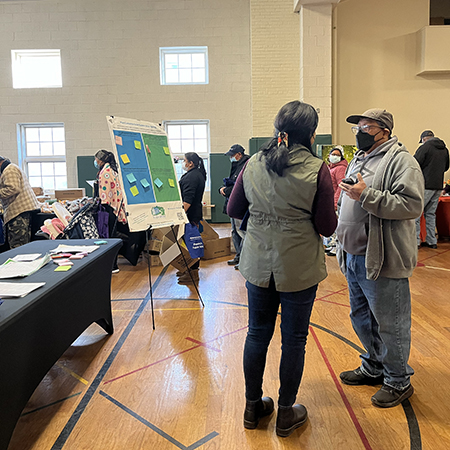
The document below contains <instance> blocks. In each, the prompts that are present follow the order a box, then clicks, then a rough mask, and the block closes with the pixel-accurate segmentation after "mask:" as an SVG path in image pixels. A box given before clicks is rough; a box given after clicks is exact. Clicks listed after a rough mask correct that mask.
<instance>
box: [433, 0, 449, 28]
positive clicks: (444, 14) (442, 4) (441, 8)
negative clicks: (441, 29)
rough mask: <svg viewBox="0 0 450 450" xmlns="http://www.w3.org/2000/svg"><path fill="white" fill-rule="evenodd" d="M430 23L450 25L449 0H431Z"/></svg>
mask: <svg viewBox="0 0 450 450" xmlns="http://www.w3.org/2000/svg"><path fill="white" fill-rule="evenodd" d="M430 25H450V3H449V1H448V0H430Z"/></svg>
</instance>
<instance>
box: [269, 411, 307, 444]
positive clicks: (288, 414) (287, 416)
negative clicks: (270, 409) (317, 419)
mask: <svg viewBox="0 0 450 450" xmlns="http://www.w3.org/2000/svg"><path fill="white" fill-rule="evenodd" d="M307 419H308V411H306V408H305V407H304V406H303V405H294V406H292V407H290V408H284V407H283V406H279V407H278V415H277V428H276V432H277V435H278V436H281V437H288V436H289V435H291V434H292V433H293V432H294V430H296V429H297V428H299V427H301V426H302V425H303V424H304V423H305V422H306V420H307Z"/></svg>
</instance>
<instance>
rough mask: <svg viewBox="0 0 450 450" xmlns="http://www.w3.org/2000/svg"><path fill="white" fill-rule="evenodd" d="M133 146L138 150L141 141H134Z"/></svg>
mask: <svg viewBox="0 0 450 450" xmlns="http://www.w3.org/2000/svg"><path fill="white" fill-rule="evenodd" d="M134 146H135V147H136V148H137V149H138V150H140V149H141V148H142V147H141V141H134Z"/></svg>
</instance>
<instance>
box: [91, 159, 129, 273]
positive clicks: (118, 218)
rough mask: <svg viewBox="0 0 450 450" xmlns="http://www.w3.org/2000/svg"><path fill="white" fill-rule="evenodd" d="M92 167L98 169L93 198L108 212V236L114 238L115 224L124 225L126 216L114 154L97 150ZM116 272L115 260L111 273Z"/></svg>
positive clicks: (117, 268) (117, 270)
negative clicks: (96, 198)
mask: <svg viewBox="0 0 450 450" xmlns="http://www.w3.org/2000/svg"><path fill="white" fill-rule="evenodd" d="M94 165H95V167H96V168H97V169H98V173H97V180H96V183H95V185H94V196H95V197H98V198H99V199H100V202H101V203H102V205H103V206H104V207H105V208H106V210H107V211H108V213H109V223H108V227H109V236H110V237H115V235H116V232H115V229H116V227H115V225H116V223H117V222H120V223H122V224H126V223H127V216H126V212H125V208H124V205H123V192H122V187H121V184H120V178H119V175H118V171H117V163H116V159H115V158H114V154H113V153H111V152H108V151H107V150H99V151H98V152H97V153H96V154H95V160H94ZM117 272H119V267H118V266H117V258H116V260H115V262H114V268H113V273H117Z"/></svg>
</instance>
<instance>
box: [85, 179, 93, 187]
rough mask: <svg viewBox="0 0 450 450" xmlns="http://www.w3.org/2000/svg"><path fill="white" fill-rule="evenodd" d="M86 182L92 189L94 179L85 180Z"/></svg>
mask: <svg viewBox="0 0 450 450" xmlns="http://www.w3.org/2000/svg"><path fill="white" fill-rule="evenodd" d="M86 183H87V184H88V185H89V186H90V187H91V188H92V189H94V183H95V180H86Z"/></svg>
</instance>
